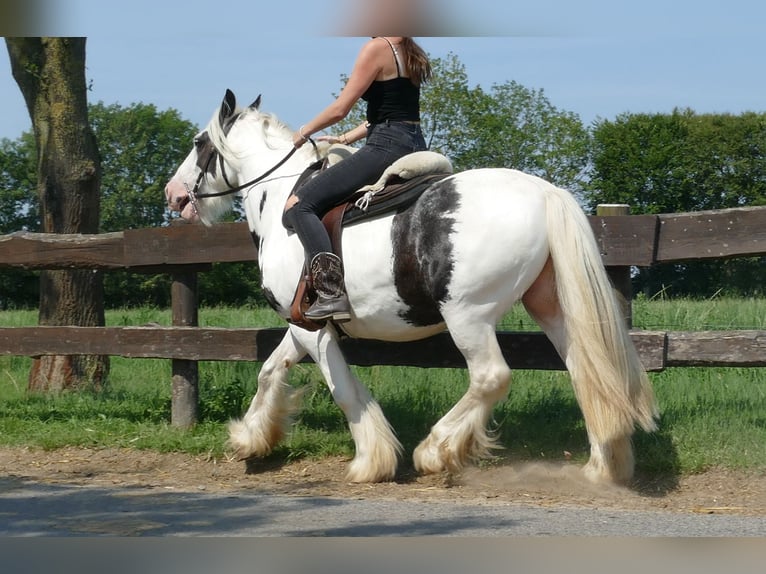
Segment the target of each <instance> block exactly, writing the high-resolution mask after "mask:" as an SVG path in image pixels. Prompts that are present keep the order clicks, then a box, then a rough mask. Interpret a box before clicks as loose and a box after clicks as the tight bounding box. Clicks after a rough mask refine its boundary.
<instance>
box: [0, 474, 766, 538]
mask: <svg viewBox="0 0 766 574" xmlns="http://www.w3.org/2000/svg"><path fill="white" fill-rule="evenodd" d="M0 536H3V537H8V536H15V537H18V536H23V537H29V536H35V537H37V536H46V537H72V536H76V537H84V536H87V537H101V536H121V537H139V536H144V537H146V536H150V537H158V536H159V537H199V536H206V537H210V536H214V537H220V536H226V537H232V536H248V537H287V536H292V537H294V536H300V537H409V536H427V537H431V536H433V537H454V536H459V537H467V536H468V537H509V536H510V537H516V536H523V537H550V536H555V537H572V536H574V537H585V536H620V537H756V536H757V537H763V536H766V518H764V517H747V516H730V515H716V514H681V513H670V512H667V513H664V512H635V511H620V510H614V509H604V510H602V509H593V508H587V509H583V508H571V507H556V508H540V507H534V506H523V505H518V504H502V503H497V502H492V503H487V504H483V505H469V504H464V503H449V502H410V501H393V500H354V499H349V500H346V499H336V498H322V497H289V496H274V495H267V494H252V493H237V494H231V493H210V492H205V491H199V492H177V491H173V490H168V489H160V488H135V487H134V488H99V487H91V486H73V485H56V484H41V483H36V482H29V481H22V480H19V479H15V478H2V479H0Z"/></svg>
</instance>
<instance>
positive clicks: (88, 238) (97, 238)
mask: <svg viewBox="0 0 766 574" xmlns="http://www.w3.org/2000/svg"><path fill="white" fill-rule="evenodd" d="M589 219H590V223H591V226H592V228H593V231H594V233H595V236H596V239H597V241H598V244H599V247H600V249H601V254H602V259H603V261H604V264H605V266H606V267H607V270H608V271H609V272H610V275H611V276H612V279H613V281H614V283H615V286H616V287H617V288H618V289H619V290H620V291H622V293H623V295H624V296H625V297H626V299H627V300H628V305H629V301H630V297H631V293H630V281H629V269H630V266H639V267H643V266H649V265H653V264H655V263H669V262H675V261H685V260H692V259H720V258H731V257H744V256H763V255H766V207H749V208H736V209H724V210H716V211H701V212H694V213H677V214H661V215H637V216H630V215H597V216H591V217H590V218H589ZM256 259H257V252H256V246H255V245H254V243H253V241H252V238H251V235H250V232H249V231H248V228H247V225H246V224H245V223H226V224H220V225H216V226H213V227H203V226H199V225H173V226H170V227H163V228H152V229H139V230H126V231H123V232H118V233H105V234H99V235H58V234H37V233H25V232H19V233H13V234H10V235H6V236H1V237H0V267H11V268H24V269H100V270H104V271H110V270H118V269H125V270H130V271H133V272H136V273H169V274H171V275H172V276H173V286H172V301H173V325H174V326H173V327H156V326H146V327H72V326H62V327H50V326H38V327H14V328H0V354H3V355H25V356H32V357H34V356H40V355H72V354H87V355H91V354H93V355H100V354H103V355H118V356H125V357H148V358H167V359H171V360H172V361H173V373H174V376H173V385H174V388H173V411H174V413H175V412H176V411H178V412H179V413H187V414H186V415H183V416H175V415H174V416H173V421H174V424H178V425H179V426H188V425H190V424H193V423H194V417H195V415H194V413H195V412H196V406H195V405H190V404H189V401H190V400H192V401H196V390H195V389H196V385H197V361H203V360H214V361H218V360H220V361H232V360H236V361H263V360H264V359H265V358H266V357H268V355H269V354H270V353H271V351H272V350H273V349H274V348H275V347H276V345H277V344H278V342H279V340H280V339H281V338H282V336H283V334H284V331H285V330H284V329H258V328H253V329H222V328H201V327H197V326H196V324H197V319H196V317H197V298H196V289H197V272H198V271H204V270H206V269H209V268H210V265H212V264H213V263H219V262H243V261H253V262H254V261H255V260H256ZM627 318H628V320H629V318H630V311H629V306H628V310H627ZM631 337H632V339H633V341H634V343H635V344H636V347H637V348H638V351H639V354H640V356H641V359H642V361H643V363H644V366H645V367H646V369H647V370H661V369H664V368H666V367H672V366H695V365H696V366H752V367H762V366H766V331H699V332H665V331H661V332H655V331H638V330H633V331H631ZM498 338H499V341H500V345H501V348H502V349H503V352H504V354H505V356H506V358H507V359H508V361H509V363H510V365H511V366H512V367H514V368H517V369H563V368H564V366H563V364H562V362H561V359H560V358H559V357H558V355H557V354H556V352H555V350H554V349H553V346H552V345H551V344H550V342H549V341H548V339H547V338H546V337H545V335H544V334H543V333H539V332H500V333H498ZM342 347H343V350H344V353H345V354H346V357H347V359H348V360H349V363H351V364H355V365H404V366H418V367H463V366H464V365H465V363H464V361H463V358H462V356H461V355H460V354H459V352H458V351H457V349H456V348H455V347H454V345H453V344H452V341H451V340H450V338H449V336H448V335H447V334H440V335H436V336H434V337H431V338H428V339H425V340H422V341H415V342H409V343H388V342H383V341H369V340H352V339H349V340H345V341H343V343H342ZM190 389H191V391H190Z"/></svg>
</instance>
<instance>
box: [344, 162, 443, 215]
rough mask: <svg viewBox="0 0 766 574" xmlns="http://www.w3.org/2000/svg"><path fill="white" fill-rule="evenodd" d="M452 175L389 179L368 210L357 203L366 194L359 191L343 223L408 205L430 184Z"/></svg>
mask: <svg viewBox="0 0 766 574" xmlns="http://www.w3.org/2000/svg"><path fill="white" fill-rule="evenodd" d="M451 175H453V174H451V173H430V174H427V175H419V176H416V177H413V178H412V179H400V178H394V179H392V180H389V182H388V183H387V184H386V187H385V188H383V189H382V190H380V191H379V192H378V193H376V194H375V195H374V196H373V197H372V200H371V201H370V204H369V206H368V208H367V210H366V211H363V210H362V209H360V208H358V207H357V206H356V205H355V202H356V200H357V199H359V198H361V197H363V196H364V192H357V193H355V194H354V195H353V196H352V197H350V198H349V200H348V203H347V207H346V211H345V212H344V214H343V225H350V224H352V223H358V222H360V221H364V220H365V219H372V218H374V217H377V216H379V215H383V214H385V213H390V212H392V211H396V210H398V209H401V208H403V207H406V206H408V205H410V204H411V203H414V202H415V200H416V199H417V198H418V197H419V196H420V194H422V193H423V192H424V191H425V190H426V189H428V187H429V186H431V185H432V184H434V183H436V182H437V181H441V180H442V179H444V178H446V177H449V176H451ZM392 181H393V183H392Z"/></svg>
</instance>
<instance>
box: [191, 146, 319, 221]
mask: <svg viewBox="0 0 766 574" xmlns="http://www.w3.org/2000/svg"><path fill="white" fill-rule="evenodd" d="M309 141H310V142H311V145H312V146H314V151H315V152H317V156H318V155H319V152H318V150H317V144H316V143H315V142H314V140H313V139H311V138H309ZM297 150H298V148H297V147H295V146H293V148H292V149H291V150H290V151H289V152H287V155H285V156H284V157H283V158H282V159H281V160H279V162H277V164H276V165H274V166H273V167H271V168H270V169H269V170H268V171H266V172H265V173H263V174H261V175H259V176H258V177H256V178H253V179H251V180H250V181H246V182H245V183H243V184H242V185H238V186H236V187H235V186H233V185H231V183H230V182H229V178H228V177H226V170H225V169H224V167H223V156H222V155H221V153H220V152H219V151H218V150H217V149H216V148H215V146H213V151H212V153H211V154H210V157H208V158H207V161H206V162H205V167H204V168H203V169H202V170H201V171H200V172H199V175H198V176H197V181H196V182H194V188H193V189H189V186H188V185H187V184H186V183H184V187H185V188H186V193H187V195H188V196H189V201H190V202H191V204H192V209H193V210H194V213H196V214H199V209H198V207H199V200H200V199H205V198H208V197H223V196H225V195H231V194H232V193H237V192H238V191H242V190H243V189H246V188H248V187H252V186H253V185H255V184H256V183H258V182H260V181H263V180H264V179H266V178H267V177H269V176H270V175H271V174H272V173H274V172H275V171H277V170H278V169H279V168H280V167H282V166H283V165H284V163H285V162H286V161H287V160H289V159H290V158H291V157H292V156H293V154H294V153H295V152H296V151H297ZM216 156H218V159H219V162H220V164H221V175H222V176H223V180H224V181H225V182H226V185H228V186H229V189H225V190H223V191H211V192H208V193H200V191H199V188H200V186H201V185H202V180H203V179H204V178H205V176H206V175H207V173H208V170H209V169H210V164H211V162H212V161H213V158H215V157H216Z"/></svg>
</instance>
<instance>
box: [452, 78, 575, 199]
mask: <svg viewBox="0 0 766 574" xmlns="http://www.w3.org/2000/svg"><path fill="white" fill-rule="evenodd" d="M466 103H467V109H465V110H463V112H462V113H463V114H465V116H466V124H467V126H466V127H467V129H466V132H465V135H464V136H463V138H461V139H460V140H459V141H458V143H457V145H456V149H455V150H454V152H453V154H454V162H455V164H456V166H458V167H459V168H461V169H469V168H476V167H509V168H514V169H518V170H521V171H524V172H527V173H531V174H534V175H538V176H540V177H542V178H543V179H546V180H548V181H550V182H551V183H553V184H555V185H558V186H560V187H564V188H566V189H569V190H570V191H572V192H579V191H580V190H581V189H582V187H583V182H584V180H585V175H586V168H587V166H588V159H589V146H590V135H589V133H588V130H587V129H586V128H585V127H584V126H583V124H582V122H581V121H580V118H579V117H578V116H577V114H575V113H573V112H566V111H562V110H559V109H557V108H556V107H555V106H553V104H551V102H550V101H549V100H548V99H547V98H546V97H545V94H544V92H543V90H533V89H529V88H526V87H524V86H522V85H521V84H519V83H517V82H514V81H508V82H505V83H503V84H495V85H493V86H492V88H491V89H490V91H489V92H485V91H484V90H482V88H481V87H479V86H477V87H476V88H474V89H473V90H471V91H470V93H469V97H468V98H467V100H466Z"/></svg>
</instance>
